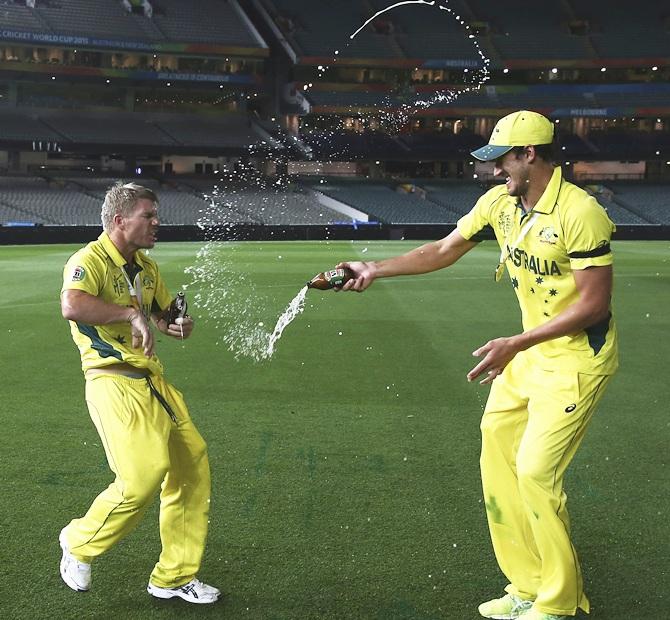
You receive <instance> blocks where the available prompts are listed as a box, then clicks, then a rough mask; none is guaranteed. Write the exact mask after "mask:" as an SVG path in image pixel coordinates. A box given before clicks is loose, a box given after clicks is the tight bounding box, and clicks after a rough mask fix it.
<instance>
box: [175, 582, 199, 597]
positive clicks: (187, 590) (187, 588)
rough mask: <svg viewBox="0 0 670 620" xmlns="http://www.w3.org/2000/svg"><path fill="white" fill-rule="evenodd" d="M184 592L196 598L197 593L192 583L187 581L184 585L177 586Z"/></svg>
mask: <svg viewBox="0 0 670 620" xmlns="http://www.w3.org/2000/svg"><path fill="white" fill-rule="evenodd" d="M179 589H180V590H181V591H182V592H183V593H184V594H190V595H191V596H193V597H194V598H198V593H197V592H196V589H195V587H194V586H193V585H191V584H190V583H187V584H186V585H185V586H182V587H181V588H179Z"/></svg>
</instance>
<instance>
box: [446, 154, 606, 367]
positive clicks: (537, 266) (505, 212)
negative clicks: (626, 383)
mask: <svg viewBox="0 0 670 620" xmlns="http://www.w3.org/2000/svg"><path fill="white" fill-rule="evenodd" d="M531 218H532V219H531ZM529 222H530V227H528V224H529ZM457 227H458V230H459V232H460V233H461V235H463V237H465V238H466V239H471V240H473V241H478V240H481V238H482V237H483V233H484V230H485V229H486V228H491V229H493V232H494V233H495V236H496V239H497V240H498V244H499V245H500V248H501V250H502V252H503V255H504V257H505V259H504V262H505V267H506V268H507V271H508V273H509V278H510V280H511V283H512V287H513V288H514V292H515V293H516V296H517V298H518V300H519V306H520V307H521V315H522V322H523V328H524V330H525V331H527V330H530V329H533V328H534V327H537V326H539V325H542V324H544V323H546V322H548V321H550V320H551V319H553V318H554V317H555V316H557V315H558V314H560V313H561V312H563V311H564V310H565V309H566V308H567V307H568V306H570V305H572V304H574V303H575V302H576V301H577V299H578V297H579V293H578V292H577V287H576V285H575V280H574V277H573V273H572V272H573V271H574V270H579V269H586V268H587V267H591V266H604V265H611V264H612V251H611V249H610V238H611V235H612V233H613V232H614V230H615V226H614V224H613V223H612V222H611V221H610V219H609V218H608V217H607V213H606V212H605V210H604V209H603V208H602V207H601V206H600V205H599V204H598V202H597V201H596V200H595V198H593V197H592V196H590V195H589V194H587V193H586V192H585V191H584V190H582V189H580V188H579V187H577V186H576V185H573V184H572V183H569V182H568V181H565V180H564V179H563V178H562V174H561V169H560V167H557V168H556V169H555V170H554V173H553V176H552V178H551V181H550V182H549V185H548V186H547V188H546V189H545V191H544V193H543V194H542V197H541V198H540V200H539V201H538V203H537V204H536V205H535V207H534V208H533V209H532V211H530V212H529V213H526V212H525V211H524V209H523V207H522V206H521V202H520V201H519V200H518V199H517V198H516V197H513V196H510V195H509V194H508V193H507V188H506V187H505V185H501V186H496V187H494V188H493V189H491V190H489V191H488V192H486V193H485V194H484V195H483V196H482V197H481V198H480V199H479V200H478V201H477V204H476V205H475V206H474V207H473V209H472V210H471V211H470V213H468V214H467V215H465V216H463V217H462V218H461V219H460V220H459V221H458V223H457ZM524 227H527V228H525V230H524ZM494 267H495V265H492V266H491V274H492V276H493V271H494ZM528 354H529V355H531V357H532V358H533V360H534V363H535V364H537V365H538V366H539V367H541V368H544V369H548V370H551V369H571V370H576V371H578V372H584V373H587V374H599V375H609V374H612V373H614V371H615V370H616V368H617V364H618V359H617V334H616V327H615V324H614V319H613V318H612V316H611V313H610V315H609V317H608V318H607V319H605V320H604V321H602V322H601V323H598V324H596V325H592V326H591V327H588V328H587V329H585V330H584V331H581V332H579V333H576V334H573V335H569V336H562V337H560V338H555V339H553V340H548V341H546V342H542V343H540V344H538V345H535V346H534V347H531V348H530V349H529V350H528Z"/></svg>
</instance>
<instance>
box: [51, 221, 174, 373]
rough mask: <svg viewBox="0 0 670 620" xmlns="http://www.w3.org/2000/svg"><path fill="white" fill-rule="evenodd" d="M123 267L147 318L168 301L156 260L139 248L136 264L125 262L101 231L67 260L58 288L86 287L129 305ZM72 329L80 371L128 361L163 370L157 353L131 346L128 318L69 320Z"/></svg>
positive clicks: (114, 300) (100, 295) (136, 364)
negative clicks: (107, 321)
mask: <svg viewBox="0 0 670 620" xmlns="http://www.w3.org/2000/svg"><path fill="white" fill-rule="evenodd" d="M124 267H125V268H126V272H127V274H128V276H129V279H130V282H131V283H133V285H134V287H135V289H136V292H137V299H138V302H139V304H140V306H141V308H142V312H143V313H144V315H145V316H146V317H149V316H150V315H151V313H152V312H160V311H161V310H163V309H165V308H167V307H168V306H169V305H170V302H171V297H170V294H169V292H168V290H167V288H166V287H165V284H164V282H163V280H162V278H161V276H160V273H159V271H158V266H157V265H156V262H155V261H153V260H152V259H150V258H149V257H148V256H146V255H145V254H144V253H142V252H139V251H138V252H136V253H135V264H134V265H126V260H125V259H124V258H123V256H121V253H120V252H119V251H118V250H117V248H116V246H115V245H114V244H113V243H112V240H111V239H110V238H109V236H108V235H107V233H105V232H103V233H102V234H101V235H100V237H98V239H97V240H96V241H92V242H91V243H89V244H88V245H87V246H86V247H84V248H82V249H81V250H79V251H78V252H76V253H75V254H73V255H72V256H71V257H70V258H69V259H68V261H67V263H66V264H65V269H64V271H63V289H62V290H63V291H64V290H67V289H75V290H79V291H84V292H86V293H89V294H91V295H95V296H96V297H99V298H100V299H102V300H103V301H106V302H108V303H113V304H118V305H120V306H127V307H128V308H132V307H133V303H132V300H131V296H130V290H129V287H128V280H127V279H126V276H125V275H124V273H123V269H124ZM61 292H62V291H61ZM70 331H71V332H72V338H73V339H74V342H75V344H76V345H77V347H78V348H79V352H80V354H81V366H82V370H84V371H86V370H88V369H89V368H102V367H104V366H109V365H111V364H118V363H121V362H127V363H129V364H132V365H133V366H136V367H138V368H147V369H148V370H149V371H150V372H151V373H152V374H162V372H163V365H162V364H161V362H160V360H159V359H158V357H156V355H154V356H153V357H151V358H147V357H146V356H145V355H144V353H143V352H142V349H141V348H137V349H133V348H132V337H131V332H130V323H127V322H123V323H110V324H109V325H85V324H83V323H78V322H76V321H70Z"/></svg>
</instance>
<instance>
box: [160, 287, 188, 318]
mask: <svg viewBox="0 0 670 620" xmlns="http://www.w3.org/2000/svg"><path fill="white" fill-rule="evenodd" d="M187 308H188V304H187V303H186V296H185V295H184V293H177V296H176V297H175V298H174V299H173V300H172V303H170V307H169V308H168V310H167V312H166V314H165V320H166V321H167V324H168V325H171V324H172V323H175V322H176V320H177V319H183V318H184V317H185V316H186V310H187Z"/></svg>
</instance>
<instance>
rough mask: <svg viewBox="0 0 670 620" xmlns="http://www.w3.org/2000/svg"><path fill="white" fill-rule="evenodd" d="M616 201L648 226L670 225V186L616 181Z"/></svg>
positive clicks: (610, 184)
mask: <svg viewBox="0 0 670 620" xmlns="http://www.w3.org/2000/svg"><path fill="white" fill-rule="evenodd" d="M608 186H609V187H610V188H611V189H612V190H613V191H614V201H615V202H616V203H618V205H620V206H621V207H624V208H625V209H626V210H627V211H628V212H631V213H633V214H635V215H636V217H637V218H638V219H640V220H642V221H643V222H644V223H646V224H666V225H667V224H669V223H670V186H667V185H665V186H664V185H646V184H641V183H627V182H623V181H615V182H612V183H608Z"/></svg>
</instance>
